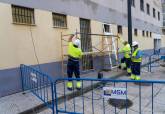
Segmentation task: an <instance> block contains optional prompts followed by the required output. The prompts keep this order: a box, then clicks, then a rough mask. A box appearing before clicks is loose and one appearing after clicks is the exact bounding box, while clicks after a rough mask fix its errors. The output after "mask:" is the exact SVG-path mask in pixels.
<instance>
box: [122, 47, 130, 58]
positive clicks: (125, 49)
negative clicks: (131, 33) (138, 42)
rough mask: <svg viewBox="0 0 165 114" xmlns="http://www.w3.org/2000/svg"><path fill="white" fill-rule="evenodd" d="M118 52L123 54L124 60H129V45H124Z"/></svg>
mask: <svg viewBox="0 0 165 114" xmlns="http://www.w3.org/2000/svg"><path fill="white" fill-rule="evenodd" d="M120 52H123V53H124V57H125V58H131V57H130V54H131V47H130V45H129V44H127V45H125V46H124V47H123V48H122V50H121V51H120Z"/></svg>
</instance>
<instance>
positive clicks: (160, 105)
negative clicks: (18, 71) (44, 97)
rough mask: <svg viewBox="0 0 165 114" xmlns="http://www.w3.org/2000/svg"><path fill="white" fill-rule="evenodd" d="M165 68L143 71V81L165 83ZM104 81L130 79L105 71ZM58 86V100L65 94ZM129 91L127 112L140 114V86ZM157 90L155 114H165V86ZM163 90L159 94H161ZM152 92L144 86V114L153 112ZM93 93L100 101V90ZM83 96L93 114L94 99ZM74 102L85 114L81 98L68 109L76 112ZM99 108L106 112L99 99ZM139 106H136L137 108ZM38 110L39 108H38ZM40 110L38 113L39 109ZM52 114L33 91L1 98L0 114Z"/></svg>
mask: <svg viewBox="0 0 165 114" xmlns="http://www.w3.org/2000/svg"><path fill="white" fill-rule="evenodd" d="M164 74H165V68H164V67H155V68H154V69H153V70H152V72H151V73H150V72H147V68H142V79H144V80H165V75H164ZM83 77H90V78H97V72H92V73H88V74H85V75H84V76H83ZM104 78H113V79H128V76H126V75H125V73H123V71H121V70H118V71H117V70H113V71H110V72H104ZM84 85H85V87H88V86H89V85H90V84H87V83H86V84H84ZM57 86H58V90H57V93H58V94H59V95H58V97H61V98H62V97H63V96H62V94H61V93H63V92H64V91H63V86H62V85H61V84H59V85H57ZM118 86H119V87H121V86H123V85H122V84H119V85H118ZM128 87H129V88H128V89H129V91H130V93H129V94H128V98H129V99H130V100H131V101H132V102H133V106H131V107H130V108H129V109H128V113H129V114H136V113H139V112H138V109H137V107H138V102H139V98H138V96H137V94H138V93H137V92H136V90H138V87H139V86H138V85H135V84H128ZM155 88H156V89H155V90H154V93H157V92H159V94H158V95H156V97H155V99H156V100H155V101H154V104H155V105H154V106H155V107H156V108H155V110H154V111H155V112H156V113H155V114H165V103H164V102H165V99H164V95H165V87H164V85H163V86H162V85H158V86H155ZM158 90H160V91H158ZM150 91H151V86H144V87H143V89H142V93H143V96H142V97H144V99H143V100H142V107H144V108H143V109H142V112H145V114H149V113H151V109H150V108H151V103H150V101H151V98H150V96H148V93H149V92H150ZM94 92H95V93H97V94H95V95H96V96H95V97H96V98H98V97H99V96H100V95H101V94H102V93H101V90H98V89H94ZM66 94H68V95H69V94H72V92H69V91H68V92H67V93H66ZM84 96H87V97H86V98H85V104H86V105H85V107H86V108H85V111H86V114H91V113H92V108H89V106H92V105H91V100H89V99H88V96H91V91H86V93H85V94H84ZM73 99H76V101H78V102H76V110H77V111H78V112H82V105H80V104H82V103H80V102H82V96H77V97H76V98H70V99H69V100H68V101H67V106H68V107H67V109H68V110H72V109H73ZM94 104H96V106H94V107H95V109H97V110H95V114H102V113H103V112H101V111H102V109H100V107H99V106H101V102H100V101H99V100H95V103H94ZM136 104H137V105H136ZM58 106H59V107H61V108H64V102H61V103H60V104H59V105H58ZM38 107H39V109H38ZM37 109H38V110H37ZM105 109H106V110H105V111H106V112H105V114H109V113H108V112H109V111H111V112H114V111H115V109H114V107H112V106H111V105H109V104H108V102H107V101H106V102H105ZM116 112H117V113H121V114H124V112H125V110H124V109H123V110H120V109H117V110H116ZM51 113H52V111H51V110H50V109H48V108H46V107H43V102H41V100H40V99H38V98H37V97H36V96H35V95H33V94H32V93H31V92H29V91H27V92H26V94H22V93H16V94H13V95H9V96H6V97H2V98H0V114H51Z"/></svg>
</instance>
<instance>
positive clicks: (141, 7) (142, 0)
mask: <svg viewBox="0 0 165 114" xmlns="http://www.w3.org/2000/svg"><path fill="white" fill-rule="evenodd" d="M140 9H141V11H144V0H140Z"/></svg>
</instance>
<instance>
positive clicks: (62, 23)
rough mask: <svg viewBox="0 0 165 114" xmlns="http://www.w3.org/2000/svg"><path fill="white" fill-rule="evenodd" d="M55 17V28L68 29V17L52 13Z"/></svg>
mask: <svg viewBox="0 0 165 114" xmlns="http://www.w3.org/2000/svg"><path fill="white" fill-rule="evenodd" d="M52 15H53V26H54V27H64V28H66V27H67V19H66V15H63V14H57V13H52Z"/></svg>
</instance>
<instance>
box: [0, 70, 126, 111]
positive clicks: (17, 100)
mask: <svg viewBox="0 0 165 114" xmlns="http://www.w3.org/2000/svg"><path fill="white" fill-rule="evenodd" d="M116 71H117V70H114V71H109V72H104V78H118V77H120V76H122V74H123V71H121V70H118V71H117V72H116ZM82 77H90V78H97V72H91V73H88V74H84V75H83V76H82ZM58 87H59V88H60V85H59V86H58ZM62 89H63V88H62ZM67 94H69V92H68V93H67ZM61 97H62V96H61ZM38 108H41V109H42V110H43V109H44V104H43V102H41V100H40V99H38V98H37V97H36V96H35V95H33V94H32V93H31V92H28V91H27V92H26V94H22V93H16V94H13V95H9V96H6V97H2V98H0V112H1V114H18V113H22V114H29V113H33V114H36V113H37V112H38V111H36V110H37V109H38ZM47 111H48V112H49V113H51V110H49V109H48V110H45V111H42V112H41V114H48V112H47Z"/></svg>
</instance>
